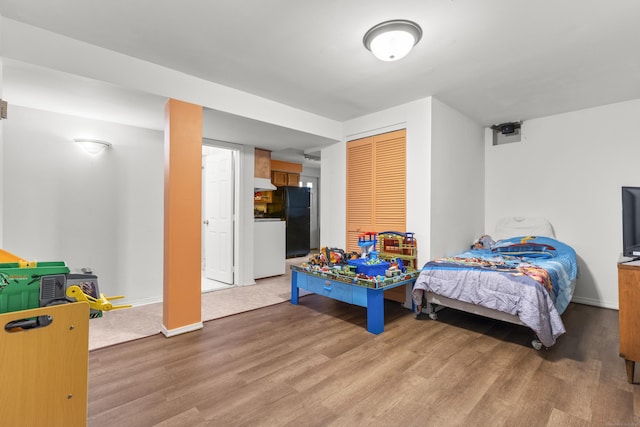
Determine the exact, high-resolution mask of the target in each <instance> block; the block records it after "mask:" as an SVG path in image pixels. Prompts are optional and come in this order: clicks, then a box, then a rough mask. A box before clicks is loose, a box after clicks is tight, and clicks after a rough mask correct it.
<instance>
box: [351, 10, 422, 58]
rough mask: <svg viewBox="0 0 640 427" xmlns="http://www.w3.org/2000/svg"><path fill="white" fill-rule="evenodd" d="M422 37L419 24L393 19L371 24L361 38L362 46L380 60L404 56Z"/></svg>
mask: <svg viewBox="0 0 640 427" xmlns="http://www.w3.org/2000/svg"><path fill="white" fill-rule="evenodd" d="M420 38H422V29H421V28H420V25H418V24H416V23H415V22H413V21H407V20H405V19H393V20H391V21H385V22H381V23H380V24H378V25H375V26H373V27H372V28H371V29H370V30H369V31H367V33H366V34H365V35H364V38H363V39H362V43H364V47H366V48H367V49H369V50H370V51H371V53H373V54H374V55H375V57H376V58H378V59H380V60H382V61H397V60H398V59H401V58H404V57H405V56H407V54H408V53H409V52H410V51H411V49H412V48H413V47H414V46H415V45H416V44H417V43H418V42H419V41H420Z"/></svg>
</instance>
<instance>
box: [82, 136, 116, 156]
mask: <svg viewBox="0 0 640 427" xmlns="http://www.w3.org/2000/svg"><path fill="white" fill-rule="evenodd" d="M74 141H75V142H77V143H78V144H80V146H81V147H82V148H83V149H84V151H86V152H87V153H89V154H91V155H92V156H97V155H98V154H100V153H102V152H103V151H104V150H106V149H107V148H110V147H111V143H110V142H107V141H101V140H99V139H87V138H75V139H74Z"/></svg>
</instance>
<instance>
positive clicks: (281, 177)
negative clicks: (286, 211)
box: [271, 171, 297, 187]
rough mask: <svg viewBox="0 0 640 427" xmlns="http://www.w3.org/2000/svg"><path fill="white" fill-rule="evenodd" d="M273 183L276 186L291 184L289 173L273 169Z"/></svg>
mask: <svg viewBox="0 0 640 427" xmlns="http://www.w3.org/2000/svg"><path fill="white" fill-rule="evenodd" d="M271 183H272V184H273V185H275V186H276V187H282V186H285V185H289V176H288V173H287V172H284V171H271ZM296 185H297V183H296Z"/></svg>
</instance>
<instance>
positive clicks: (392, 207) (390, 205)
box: [373, 129, 407, 233]
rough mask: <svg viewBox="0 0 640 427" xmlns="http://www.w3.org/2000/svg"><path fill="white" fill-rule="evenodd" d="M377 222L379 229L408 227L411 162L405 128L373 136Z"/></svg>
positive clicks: (402, 229)
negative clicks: (408, 182)
mask: <svg viewBox="0 0 640 427" xmlns="http://www.w3.org/2000/svg"><path fill="white" fill-rule="evenodd" d="M373 143H374V153H375V177H374V183H375V185H374V194H375V202H374V203H375V206H374V212H375V214H374V224H375V227H376V230H375V231H377V232H382V231H399V232H401V233H404V232H405V231H407V230H406V224H407V220H406V216H407V215H406V206H407V178H406V176H407V166H406V165H407V162H406V143H405V130H404V129H403V130H399V131H396V132H391V133H385V134H382V135H376V136H374V137H373Z"/></svg>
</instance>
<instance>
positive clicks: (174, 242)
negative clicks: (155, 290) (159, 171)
mask: <svg viewBox="0 0 640 427" xmlns="http://www.w3.org/2000/svg"><path fill="white" fill-rule="evenodd" d="M164 116H165V117H164V122H165V129H164V292H163V304H162V332H163V333H164V334H165V335H166V336H167V337H170V336H173V335H177V334H181V333H185V332H190V331H193V330H196V329H201V328H202V309H201V298H202V291H201V289H202V283H201V282H202V279H201V272H200V270H201V261H200V258H201V250H202V249H201V239H202V237H201V230H202V225H201V216H202V215H201V214H202V107H201V106H198V105H194V104H189V103H186V102H182V101H178V100H175V99H170V100H168V101H167V103H166V104H165V108H164Z"/></svg>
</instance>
